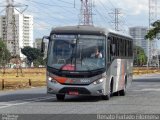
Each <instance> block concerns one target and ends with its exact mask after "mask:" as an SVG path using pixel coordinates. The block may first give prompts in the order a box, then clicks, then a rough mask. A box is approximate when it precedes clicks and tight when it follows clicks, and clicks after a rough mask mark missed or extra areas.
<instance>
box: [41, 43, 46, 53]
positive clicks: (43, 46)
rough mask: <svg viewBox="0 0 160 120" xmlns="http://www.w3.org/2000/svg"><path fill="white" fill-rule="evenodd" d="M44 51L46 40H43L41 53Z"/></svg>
mask: <svg viewBox="0 0 160 120" xmlns="http://www.w3.org/2000/svg"><path fill="white" fill-rule="evenodd" d="M44 51H45V42H44V41H42V43H41V53H44Z"/></svg>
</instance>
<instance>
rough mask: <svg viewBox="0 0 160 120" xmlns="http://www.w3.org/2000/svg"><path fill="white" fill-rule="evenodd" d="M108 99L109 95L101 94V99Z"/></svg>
mask: <svg viewBox="0 0 160 120" xmlns="http://www.w3.org/2000/svg"><path fill="white" fill-rule="evenodd" d="M109 99H110V95H102V100H109Z"/></svg>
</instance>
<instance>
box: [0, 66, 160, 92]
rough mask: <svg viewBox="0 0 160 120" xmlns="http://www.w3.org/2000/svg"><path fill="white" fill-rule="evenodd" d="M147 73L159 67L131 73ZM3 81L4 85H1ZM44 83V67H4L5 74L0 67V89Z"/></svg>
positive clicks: (155, 71) (27, 86)
mask: <svg viewBox="0 0 160 120" xmlns="http://www.w3.org/2000/svg"><path fill="white" fill-rule="evenodd" d="M149 73H160V69H156V68H149V69H147V68H134V69H133V74H134V75H140V74H149ZM3 81H4V87H3ZM45 85H46V69H45V68H27V69H22V73H21V70H20V69H19V70H18V75H17V69H6V71H5V74H3V70H2V69H0V90H2V89H3V88H4V90H6V89H19V88H30V87H37V86H45Z"/></svg>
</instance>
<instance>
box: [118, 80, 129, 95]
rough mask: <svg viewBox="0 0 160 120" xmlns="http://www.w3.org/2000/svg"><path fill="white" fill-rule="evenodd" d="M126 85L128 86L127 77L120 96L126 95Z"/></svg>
mask: <svg viewBox="0 0 160 120" xmlns="http://www.w3.org/2000/svg"><path fill="white" fill-rule="evenodd" d="M126 86H127V79H125V85H124V88H123V89H122V90H120V91H119V95H120V96H125V95H126Z"/></svg>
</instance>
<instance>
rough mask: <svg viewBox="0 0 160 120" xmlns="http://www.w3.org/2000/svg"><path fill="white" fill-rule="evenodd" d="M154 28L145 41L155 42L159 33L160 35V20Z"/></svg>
mask: <svg viewBox="0 0 160 120" xmlns="http://www.w3.org/2000/svg"><path fill="white" fill-rule="evenodd" d="M152 27H153V28H151V29H150V30H149V31H148V33H147V35H146V36H145V39H149V40H153V39H154V38H157V35H158V33H160V20H157V21H155V22H154V23H153V24H152Z"/></svg>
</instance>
